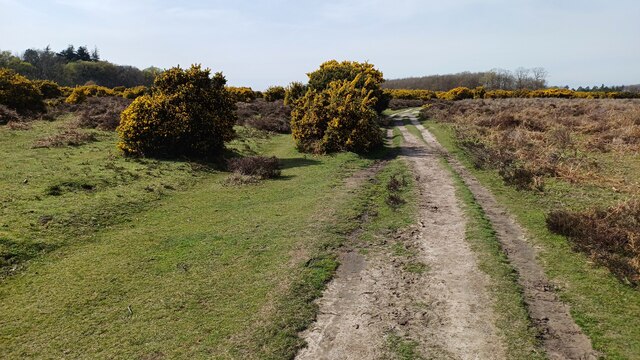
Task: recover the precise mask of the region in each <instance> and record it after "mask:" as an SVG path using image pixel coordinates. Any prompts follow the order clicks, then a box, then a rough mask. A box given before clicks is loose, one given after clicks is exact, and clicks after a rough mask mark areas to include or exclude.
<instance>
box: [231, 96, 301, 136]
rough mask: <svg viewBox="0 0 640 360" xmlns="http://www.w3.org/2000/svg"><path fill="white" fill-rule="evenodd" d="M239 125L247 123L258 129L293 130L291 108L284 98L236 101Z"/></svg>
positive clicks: (286, 131)
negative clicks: (246, 101) (270, 100)
mask: <svg viewBox="0 0 640 360" xmlns="http://www.w3.org/2000/svg"><path fill="white" fill-rule="evenodd" d="M236 106H237V108H238V109H237V110H236V115H237V116H238V124H239V125H247V126H251V127H253V128H256V129H260V130H265V131H272V132H277V133H283V134H286V133H290V132H291V125H290V123H291V108H290V107H289V106H287V105H285V104H284V102H283V101H282V100H276V101H272V102H269V101H264V100H262V99H256V100H255V101H253V102H248V103H245V102H239V103H236Z"/></svg>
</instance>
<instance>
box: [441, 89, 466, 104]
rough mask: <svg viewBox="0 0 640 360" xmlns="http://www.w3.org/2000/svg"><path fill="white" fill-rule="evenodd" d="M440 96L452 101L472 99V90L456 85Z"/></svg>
mask: <svg viewBox="0 0 640 360" xmlns="http://www.w3.org/2000/svg"><path fill="white" fill-rule="evenodd" d="M442 98H443V99H445V100H452V101H456V100H464V99H473V91H472V90H471V89H469V88H466V87H457V88H454V89H451V90H449V91H447V92H445V93H444V94H442Z"/></svg>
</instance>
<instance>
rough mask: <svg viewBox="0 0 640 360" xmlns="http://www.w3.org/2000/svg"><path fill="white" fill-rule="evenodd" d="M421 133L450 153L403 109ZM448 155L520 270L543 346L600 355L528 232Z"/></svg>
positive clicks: (558, 352)
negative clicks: (550, 276) (560, 293)
mask: <svg viewBox="0 0 640 360" xmlns="http://www.w3.org/2000/svg"><path fill="white" fill-rule="evenodd" d="M403 116H407V117H408V118H409V120H410V121H411V123H412V124H413V125H415V126H416V127H417V128H418V129H419V130H420V131H421V133H422V136H423V138H424V139H425V141H426V142H427V144H428V145H427V146H428V147H430V148H432V149H434V150H435V151H438V152H440V153H441V154H442V155H443V156H447V155H448V154H447V152H446V150H445V149H444V148H443V147H442V146H441V145H440V144H439V143H438V141H437V140H436V139H435V137H434V136H433V135H432V134H431V133H430V132H429V131H428V130H427V129H425V128H424V127H423V126H422V124H420V122H419V121H418V119H417V114H416V113H413V112H408V113H404V114H403ZM447 159H448V161H449V163H450V164H451V166H452V167H453V169H454V171H455V172H456V173H458V174H459V175H460V177H461V178H462V179H463V181H464V182H465V184H466V185H467V187H468V188H469V189H470V190H471V192H472V193H473V195H474V197H475V198H476V201H478V203H479V204H480V206H482V208H483V210H484V212H485V214H486V216H487V218H488V219H489V220H490V221H491V224H492V226H493V228H494V230H495V231H496V234H497V237H498V240H499V241H500V243H501V245H502V248H503V249H504V251H505V253H506V254H507V256H508V259H509V261H510V263H511V265H512V266H513V267H514V269H515V270H516V271H517V272H518V275H519V283H520V286H521V287H522V288H523V292H524V298H525V303H526V304H527V308H528V311H529V316H530V318H531V320H532V321H533V323H534V325H535V326H536V327H537V329H538V332H539V334H540V337H541V338H542V341H543V347H544V349H545V351H546V353H547V356H548V357H549V358H550V359H597V354H596V352H594V351H593V348H592V346H591V341H590V339H589V338H588V337H587V336H586V335H584V334H583V333H582V331H581V329H580V328H579V327H578V325H576V323H575V322H574V321H573V319H572V318H571V315H570V312H569V307H568V306H567V305H566V304H564V303H562V301H560V299H558V296H557V295H556V293H555V292H554V290H553V289H554V287H553V285H552V284H551V283H550V282H549V279H548V278H547V277H546V275H545V273H544V270H543V269H542V267H541V266H540V265H539V264H538V262H537V259H536V256H537V255H536V250H535V248H534V247H533V245H532V244H531V243H530V242H528V241H527V238H526V236H525V232H524V231H523V229H522V227H521V226H519V225H518V224H517V222H516V221H515V220H514V219H513V218H512V217H511V216H509V214H508V213H507V212H506V211H505V210H504V208H503V207H502V206H500V205H499V204H498V203H497V201H496V200H495V198H494V197H493V195H492V194H491V193H490V192H489V191H488V190H487V189H486V188H484V187H483V186H482V185H481V184H480V183H479V182H478V181H477V180H476V179H475V177H474V176H473V175H472V174H471V173H469V171H468V170H467V169H466V168H465V167H464V166H463V165H462V164H461V163H460V162H459V161H457V159H454V158H452V157H448V156H447Z"/></svg>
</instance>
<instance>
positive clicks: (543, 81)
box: [531, 67, 549, 89]
mask: <svg viewBox="0 0 640 360" xmlns="http://www.w3.org/2000/svg"><path fill="white" fill-rule="evenodd" d="M531 73H532V75H533V81H534V84H533V85H534V86H533V87H534V88H536V89H542V88H545V87H547V76H548V75H549V73H548V72H547V70H546V69H545V68H543V67H534V68H532V69H531Z"/></svg>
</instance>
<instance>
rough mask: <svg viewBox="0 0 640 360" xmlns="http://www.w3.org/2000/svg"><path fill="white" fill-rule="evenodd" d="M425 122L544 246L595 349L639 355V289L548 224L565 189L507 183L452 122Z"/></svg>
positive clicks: (543, 254) (552, 273) (554, 276)
mask: <svg viewBox="0 0 640 360" xmlns="http://www.w3.org/2000/svg"><path fill="white" fill-rule="evenodd" d="M423 124H424V126H425V127H427V128H428V129H429V130H430V131H431V132H432V133H433V134H434V136H435V137H436V138H437V139H438V141H439V142H440V143H441V144H442V145H443V146H444V147H445V148H446V149H447V150H448V151H449V152H450V153H452V154H453V155H454V156H456V157H457V158H458V159H459V160H460V161H461V162H462V163H463V164H464V165H465V166H466V167H467V168H468V169H469V171H471V172H472V173H473V174H474V176H475V177H476V178H477V179H478V180H479V181H480V182H481V183H482V184H483V185H484V186H486V187H487V188H488V189H490V190H491V191H492V193H493V194H494V195H495V196H496V198H497V200H498V201H499V202H500V203H501V204H503V205H504V206H505V207H506V208H507V209H508V210H509V211H510V212H511V213H512V214H514V215H515V217H516V218H517V220H518V221H519V222H520V224H521V225H523V226H524V227H525V229H526V230H527V231H528V233H529V234H530V239H531V240H532V241H533V242H534V244H535V245H536V247H538V248H539V254H538V258H539V261H540V264H541V265H542V266H543V268H544V269H545V272H546V274H547V276H549V278H550V280H551V281H552V282H553V283H554V285H555V286H556V288H557V291H558V293H559V295H560V297H561V298H562V300H563V301H565V302H566V303H567V304H569V305H570V306H571V315H572V316H573V318H574V319H575V321H576V323H577V324H578V325H579V326H580V327H581V328H582V329H583V331H584V332H585V333H586V334H587V335H588V336H589V337H590V338H591V340H592V343H593V346H594V348H595V349H596V350H598V351H600V352H601V353H602V354H603V356H604V357H606V358H608V359H632V358H638V357H639V356H640V292H638V291H637V290H636V289H633V288H631V287H629V286H626V285H624V284H622V283H620V282H619V281H618V280H617V279H616V278H615V277H614V276H613V275H611V273H609V271H608V270H607V269H605V268H603V267H599V266H595V265H594V264H593V263H592V262H591V261H589V259H588V258H587V257H586V256H584V255H583V254H580V253H576V252H574V251H573V250H572V248H571V245H570V244H569V242H568V241H567V239H566V238H565V237H563V236H558V235H555V234H552V233H551V232H549V230H548V229H547V227H546V224H545V217H546V214H547V213H548V212H549V211H550V210H552V209H553V207H554V204H557V203H558V202H560V201H562V200H559V199H560V198H561V196H562V193H561V191H560V190H561V189H559V188H557V189H553V190H549V191H545V192H544V193H534V192H521V191H517V190H516V189H514V188H512V187H508V186H505V185H504V183H503V181H502V179H501V178H500V177H499V175H498V174H497V172H495V171H492V170H478V169H475V168H474V167H473V165H472V163H471V160H470V158H469V157H468V156H467V154H465V153H464V151H462V150H461V149H460V148H458V147H457V145H456V143H455V138H454V134H453V129H452V128H451V126H449V125H446V124H441V123H437V122H433V121H424V122H423ZM576 201H584V199H578V200H576Z"/></svg>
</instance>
